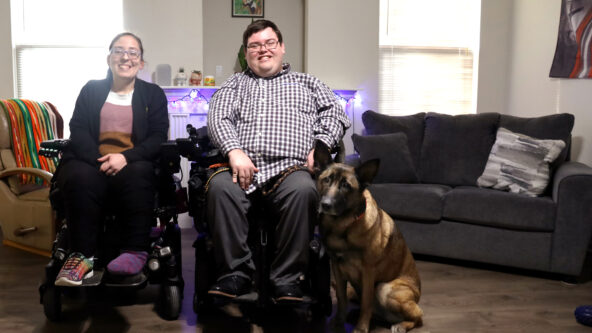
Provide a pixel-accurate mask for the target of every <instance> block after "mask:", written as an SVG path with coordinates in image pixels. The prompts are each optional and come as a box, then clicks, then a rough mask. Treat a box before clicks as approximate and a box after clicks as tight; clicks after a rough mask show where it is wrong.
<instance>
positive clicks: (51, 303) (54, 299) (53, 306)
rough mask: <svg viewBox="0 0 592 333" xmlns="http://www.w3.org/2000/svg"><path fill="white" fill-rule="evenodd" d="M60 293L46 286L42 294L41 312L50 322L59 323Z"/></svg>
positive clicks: (56, 288) (53, 287)
mask: <svg viewBox="0 0 592 333" xmlns="http://www.w3.org/2000/svg"><path fill="white" fill-rule="evenodd" d="M61 297H62V293H61V290H60V289H59V288H58V287H55V286H47V288H46V289H45V292H44V293H43V312H44V313H45V316H46V317H47V319H49V320H50V321H54V322H55V321H59V320H60V318H61V315H62V299H61Z"/></svg>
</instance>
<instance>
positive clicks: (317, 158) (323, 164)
mask: <svg viewBox="0 0 592 333" xmlns="http://www.w3.org/2000/svg"><path fill="white" fill-rule="evenodd" d="M332 163H333V160H332V159H331V153H330V152H329V148H328V147H327V146H326V145H325V144H324V143H323V142H322V141H320V140H317V142H316V144H315V150H314V169H315V172H317V173H319V172H320V171H323V170H325V169H326V168H327V167H328V166H329V165H331V164H332Z"/></svg>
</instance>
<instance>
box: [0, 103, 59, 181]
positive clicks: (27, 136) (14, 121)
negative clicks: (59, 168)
mask: <svg viewBox="0 0 592 333" xmlns="http://www.w3.org/2000/svg"><path fill="white" fill-rule="evenodd" d="M0 112H4V113H5V114H6V118H7V119H8V123H9V125H10V134H11V139H12V150H13V152H14V155H15V160H16V165H17V167H19V168H38V169H43V170H46V171H48V172H51V173H54V172H55V169H56V163H57V159H52V158H45V157H43V156H39V154H38V153H37V152H38V151H39V148H40V144H41V142H42V141H44V140H51V139H57V138H61V136H62V135H63V133H62V127H63V119H62V117H61V115H60V114H59V113H58V111H57V110H56V108H55V107H54V106H53V105H52V104H51V103H49V102H41V103H39V102H35V101H31V100H26V99H5V100H0ZM19 180H20V182H21V184H39V185H41V184H42V183H43V180H41V179H40V178H38V177H34V176H30V175H25V174H21V175H20V176H19Z"/></svg>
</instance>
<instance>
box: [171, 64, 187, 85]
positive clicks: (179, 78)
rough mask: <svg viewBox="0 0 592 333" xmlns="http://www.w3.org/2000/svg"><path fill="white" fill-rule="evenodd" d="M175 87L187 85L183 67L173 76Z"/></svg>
mask: <svg viewBox="0 0 592 333" xmlns="http://www.w3.org/2000/svg"><path fill="white" fill-rule="evenodd" d="M174 82H175V86H184V85H187V75H185V69H184V68H183V67H181V68H179V72H178V73H177V75H176V76H175V81H174Z"/></svg>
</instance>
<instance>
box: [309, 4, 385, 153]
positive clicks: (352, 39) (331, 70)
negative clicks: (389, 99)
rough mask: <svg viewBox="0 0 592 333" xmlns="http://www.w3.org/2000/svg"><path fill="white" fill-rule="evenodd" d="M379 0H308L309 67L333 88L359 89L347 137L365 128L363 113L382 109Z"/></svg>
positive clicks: (348, 149)
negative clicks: (379, 59) (379, 104)
mask: <svg viewBox="0 0 592 333" xmlns="http://www.w3.org/2000/svg"><path fill="white" fill-rule="evenodd" d="M378 15H379V1H364V2H361V1H354V0H324V1H317V0H308V1H307V2H306V15H305V23H306V24H305V27H306V31H305V34H306V38H305V40H306V55H305V64H306V68H305V71H306V72H308V73H311V74H313V75H315V76H317V77H318V78H319V79H321V80H322V81H323V82H325V83H326V84H327V85H329V87H331V88H333V89H357V90H358V94H359V96H360V99H361V102H360V103H356V105H355V106H354V112H355V114H354V115H353V118H354V124H353V126H352V128H350V129H349V130H348V132H347V133H346V135H345V137H344V143H345V146H346V152H347V153H351V152H353V148H352V144H351V134H352V133H354V132H356V133H360V132H361V131H362V129H363V125H362V122H361V118H360V117H361V114H362V112H364V111H365V110H368V109H372V110H378Z"/></svg>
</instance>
